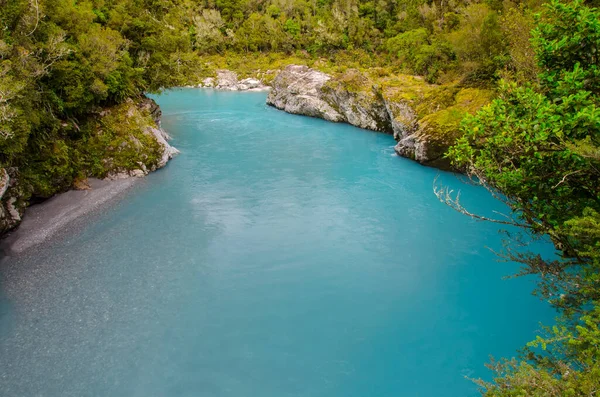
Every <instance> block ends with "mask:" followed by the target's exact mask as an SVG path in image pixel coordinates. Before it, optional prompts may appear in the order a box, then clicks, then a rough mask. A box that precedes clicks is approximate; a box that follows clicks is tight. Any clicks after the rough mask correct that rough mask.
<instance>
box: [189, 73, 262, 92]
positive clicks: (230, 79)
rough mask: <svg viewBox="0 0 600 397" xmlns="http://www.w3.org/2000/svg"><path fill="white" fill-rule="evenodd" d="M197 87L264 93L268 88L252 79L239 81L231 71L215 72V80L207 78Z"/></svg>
mask: <svg viewBox="0 0 600 397" xmlns="http://www.w3.org/2000/svg"><path fill="white" fill-rule="evenodd" d="M199 87H204V88H214V89H217V90H224V91H265V90H268V89H269V87H268V86H266V85H264V84H263V82H262V81H260V80H258V79H253V78H247V79H242V80H239V79H238V76H237V74H236V73H235V72H232V71H231V70H225V69H221V70H217V78H216V79H215V78H212V77H208V78H206V79H204V80H202V83H201V84H200V85H199Z"/></svg>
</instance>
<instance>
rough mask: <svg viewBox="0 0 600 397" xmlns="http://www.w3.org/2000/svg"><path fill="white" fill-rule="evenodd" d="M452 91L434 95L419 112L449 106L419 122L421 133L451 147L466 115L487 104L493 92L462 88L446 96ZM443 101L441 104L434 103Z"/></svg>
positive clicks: (458, 134) (424, 117)
mask: <svg viewBox="0 0 600 397" xmlns="http://www.w3.org/2000/svg"><path fill="white" fill-rule="evenodd" d="M453 90H454V89H448V90H445V91H446V92H445V94H443V95H435V96H434V98H435V99H434V100H433V101H432V102H431V103H423V104H422V105H421V107H420V111H423V109H426V108H429V109H431V108H432V107H433V106H438V105H440V106H442V105H443V104H449V105H450V106H447V107H445V108H443V109H441V110H438V111H437V112H432V113H429V114H427V115H425V116H423V117H422V118H421V120H420V122H421V126H422V130H423V133H426V134H427V135H428V136H429V137H430V138H432V139H433V140H435V141H437V142H441V143H444V144H447V145H451V144H453V143H454V141H455V140H456V139H457V138H458V137H459V136H460V134H461V132H460V123H461V121H462V120H463V118H464V117H465V115H467V114H473V113H475V112H476V111H478V110H479V109H481V108H482V107H483V106H485V105H486V104H488V103H489V102H490V101H491V100H492V98H493V91H490V90H483V89H477V88H464V89H461V90H455V95H453V96H452V97H451V101H450V97H448V96H447V93H448V92H452V91H453ZM439 99H443V101H442V102H436V101H437V100H439Z"/></svg>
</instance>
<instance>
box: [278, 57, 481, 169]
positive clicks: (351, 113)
mask: <svg viewBox="0 0 600 397" xmlns="http://www.w3.org/2000/svg"><path fill="white" fill-rule="evenodd" d="M491 98H492V92H490V91H488V90H481V89H476V88H462V87H458V86H456V85H453V86H436V85H432V84H427V83H425V82H424V81H423V80H422V79H420V78H419V77H415V76H369V75H367V74H364V73H361V72H360V71H358V70H354V69H350V70H348V71H346V72H345V73H343V74H340V75H337V76H332V75H329V74H326V73H323V72H320V71H318V70H315V69H311V68H309V67H307V66H299V65H290V66H288V67H286V68H285V69H284V70H283V71H281V72H280V73H279V74H278V75H277V77H276V78H275V79H274V80H273V82H272V89H271V92H270V93H269V96H268V98H267V104H269V105H272V106H274V107H276V108H278V109H281V110H284V111H286V112H289V113H295V114H302V115H306V116H312V117H319V118H323V119H325V120H328V121H333V122H345V123H349V124H352V125H355V126H357V127H360V128H365V129H369V130H374V131H381V132H385V133H388V134H393V136H394V138H395V139H396V141H397V142H398V143H397V144H396V147H395V150H396V152H397V153H398V154H399V155H401V156H404V157H408V158H411V159H413V160H416V161H418V162H419V163H421V164H424V165H429V166H433V167H438V168H442V169H449V168H450V164H449V163H448V161H447V160H446V159H445V158H444V153H445V152H446V150H447V149H448V147H450V146H451V145H452V144H453V143H454V141H455V140H456V138H457V137H458V136H460V130H459V124H460V121H461V120H462V118H463V117H464V116H465V115H466V114H467V113H473V112H475V111H476V110H478V109H479V108H481V107H482V106H483V105H485V104H486V103H488V102H489V101H490V100H491Z"/></svg>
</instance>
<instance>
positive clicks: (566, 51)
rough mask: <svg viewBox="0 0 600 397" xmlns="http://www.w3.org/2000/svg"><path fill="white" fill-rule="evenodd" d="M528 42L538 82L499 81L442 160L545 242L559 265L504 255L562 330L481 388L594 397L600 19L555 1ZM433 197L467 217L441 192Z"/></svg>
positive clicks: (599, 383)
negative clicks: (532, 282)
mask: <svg viewBox="0 0 600 397" xmlns="http://www.w3.org/2000/svg"><path fill="white" fill-rule="evenodd" d="M532 42H533V45H534V49H535V52H536V57H537V62H538V67H539V69H540V70H541V73H540V74H539V76H538V77H539V83H538V84H535V83H533V84H530V85H528V86H523V85H518V84H516V83H510V82H502V83H501V85H500V89H499V91H500V95H499V98H498V99H497V100H495V101H493V102H492V103H491V104H490V105H489V106H488V107H486V108H484V109H483V110H482V111H480V112H479V113H477V114H476V115H475V116H471V117H467V118H466V119H465V121H464V122H463V129H464V132H465V135H464V137H463V138H461V139H460V140H459V141H458V143H457V144H456V145H455V146H454V147H452V148H451V149H450V151H449V154H448V155H449V157H450V158H451V159H452V161H453V163H454V164H455V165H456V166H457V167H461V168H463V169H465V170H466V171H467V172H468V174H469V175H470V176H471V177H472V180H473V181H474V182H475V183H478V184H482V185H484V186H486V187H487V188H488V189H490V190H491V191H492V192H493V193H494V194H496V196H497V197H500V198H502V199H503V200H504V201H505V202H506V203H507V204H508V205H509V206H510V208H511V209H512V218H511V219H496V220H495V221H497V222H500V223H504V224H513V225H516V226H518V227H520V228H522V230H524V231H526V232H527V233H530V234H531V235H533V236H543V235H547V236H549V237H550V239H551V240H552V242H553V243H554V245H555V247H556V249H557V251H558V254H559V257H558V258H557V259H555V260H548V259H546V258H542V257H541V256H540V255H537V254H534V253H527V252H525V253H523V252H519V251H517V250H515V249H514V244H513V245H512V246H511V245H509V246H508V247H507V248H508V249H507V251H506V253H505V255H506V257H507V258H509V259H512V260H515V261H517V262H520V263H521V264H523V266H524V267H523V269H522V271H521V273H520V274H521V275H524V274H536V275H539V276H540V282H539V288H538V289H537V293H538V294H539V295H540V296H541V297H543V298H544V299H547V300H548V301H549V302H550V303H552V304H553V305H554V306H556V307H557V308H558V309H560V310H561V313H562V314H563V316H564V317H563V320H562V321H563V322H564V324H565V325H564V326H563V327H562V328H554V329H552V330H551V332H550V334H551V336H550V338H549V339H544V338H541V339H539V341H538V342H539V343H537V344H536V343H534V344H532V345H531V346H530V349H529V350H528V354H527V355H526V357H525V358H526V359H529V360H530V362H529V363H527V362H525V361H524V362H523V363H515V362H503V363H501V364H500V365H498V366H495V367H494V368H495V369H496V370H497V372H498V373H499V375H500V376H499V378H498V379H497V380H496V384H495V385H489V384H484V386H485V387H486V388H487V390H488V393H487V394H488V395H490V396H513V395H515V396H516V395H524V396H525V395H527V396H529V395H535V396H537V395H539V396H542V395H543V396H565V395H593V393H591V392H590V391H591V390H596V391H597V390H599V389H600V376H597V375H598V371H599V368H598V365H599V364H598V356H597V353H598V346H599V345H600V334H599V333H598V330H597V320H598V313H599V312H600V309H598V304H599V303H600V184H598V181H600V79H599V77H600V69H599V67H600V64H599V62H598V50H600V11H599V10H597V9H595V8H590V7H588V6H585V5H583V4H582V2H581V1H580V0H575V1H574V2H572V3H568V4H567V3H561V2H559V1H557V0H554V1H552V2H551V3H550V4H548V5H547V6H546V8H545V11H544V12H543V13H542V14H541V15H540V16H539V19H538V27H537V28H536V29H535V31H534V34H533V41H532ZM436 192H437V194H438V196H439V197H440V198H441V199H442V200H443V201H445V202H446V203H448V204H450V205H451V206H453V207H455V208H456V209H458V210H461V211H463V212H467V210H466V209H465V208H463V207H462V206H461V205H460V202H459V201H458V200H457V198H456V196H452V195H451V194H450V192H448V191H447V190H444V189H438V190H437V191H436ZM475 216H476V215H475ZM480 218H482V217H480ZM482 219H487V218H482ZM513 242H515V241H514V240H513ZM594 322H596V323H595V324H594ZM583 345H585V346H586V348H585V349H581V348H580V347H581V346H583ZM536 346H541V347H542V348H543V349H542V352H539V351H538V352H537V353H536V352H535V351H534V350H532V348H535V347H536ZM594 349H595V350H594ZM591 352H592V353H593V355H592V358H590V357H588V356H589V355H590V354H592V353H591ZM535 385H537V386H535ZM544 385H546V386H547V387H548V388H547V389H544V387H546V386H544ZM532 388H533V389H532ZM536 388H537V389H536ZM532 390H534V391H532Z"/></svg>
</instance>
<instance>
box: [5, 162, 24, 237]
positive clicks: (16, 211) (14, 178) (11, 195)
mask: <svg viewBox="0 0 600 397" xmlns="http://www.w3.org/2000/svg"><path fill="white" fill-rule="evenodd" d="M29 193H30V192H28V191H27V189H26V187H24V186H22V185H21V184H20V183H19V179H18V171H17V169H16V168H14V167H11V168H0V235H2V234H3V233H4V232H6V231H7V230H10V229H12V228H14V227H15V226H17V225H18V224H19V222H21V217H22V216H23V212H24V211H25V207H26V206H27V201H26V200H25V198H26V197H28V196H29Z"/></svg>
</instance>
